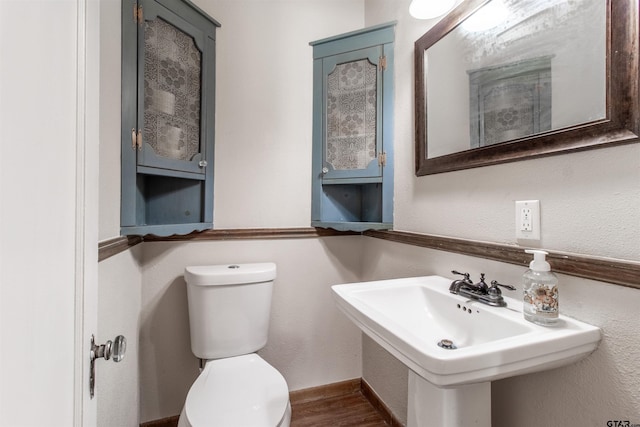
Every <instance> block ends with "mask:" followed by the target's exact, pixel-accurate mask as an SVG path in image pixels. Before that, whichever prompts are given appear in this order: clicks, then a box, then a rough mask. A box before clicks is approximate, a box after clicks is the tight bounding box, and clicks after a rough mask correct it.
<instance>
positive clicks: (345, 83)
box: [326, 59, 377, 170]
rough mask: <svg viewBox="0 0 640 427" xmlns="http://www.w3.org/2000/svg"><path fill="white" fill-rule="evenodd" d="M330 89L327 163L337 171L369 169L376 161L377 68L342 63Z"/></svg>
mask: <svg viewBox="0 0 640 427" xmlns="http://www.w3.org/2000/svg"><path fill="white" fill-rule="evenodd" d="M327 88H328V89H327V142H326V150H327V152H326V160H327V162H329V163H330V164H331V165H332V166H333V168H334V169H335V170H345V169H366V168H367V166H368V165H369V163H370V162H371V161H372V160H374V159H375V158H376V116H377V104H376V99H377V93H376V91H377V66H376V65H374V64H371V63H370V62H369V61H368V60H366V59H363V60H359V61H354V62H347V63H344V64H339V65H338V66H336V68H335V69H334V70H333V71H332V72H331V73H330V74H329V75H328V76H327Z"/></svg>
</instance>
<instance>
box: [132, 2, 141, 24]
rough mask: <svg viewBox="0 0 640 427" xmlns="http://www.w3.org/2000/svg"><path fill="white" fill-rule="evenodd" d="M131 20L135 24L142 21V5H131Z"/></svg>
mask: <svg viewBox="0 0 640 427" xmlns="http://www.w3.org/2000/svg"><path fill="white" fill-rule="evenodd" d="M133 22H135V23H137V24H142V23H143V22H144V21H143V19H142V6H138V5H137V4H134V5H133Z"/></svg>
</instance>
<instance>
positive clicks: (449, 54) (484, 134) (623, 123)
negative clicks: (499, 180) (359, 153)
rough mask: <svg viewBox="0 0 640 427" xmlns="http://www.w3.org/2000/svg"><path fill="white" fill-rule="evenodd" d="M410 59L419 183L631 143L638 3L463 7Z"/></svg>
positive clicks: (503, 1)
mask: <svg viewBox="0 0 640 427" xmlns="http://www.w3.org/2000/svg"><path fill="white" fill-rule="evenodd" d="M498 4H499V5H501V6H502V7H504V9H505V10H504V11H501V12H496V11H495V10H491V9H489V7H490V6H495V5H498ZM572 7H573V8H574V9H571V8H572ZM486 12H489V15H490V16H493V17H499V18H501V21H499V22H498V23H497V24H496V23H493V24H489V26H487V24H486V23H485V24H484V25H485V28H484V29H480V27H478V26H477V23H475V22H473V21H474V20H476V19H475V18H477V17H480V16H481V14H483V13H486ZM472 23H474V24H476V27H473V26H471V27H469V28H465V26H468V25H467V24H472ZM591 36H593V39H590V38H589V37H591ZM552 42H553V43H552ZM573 42H575V45H574V44H572V43H573ZM578 53H579V55H578ZM414 55H415V56H414V58H415V126H416V128H415V172H416V175H417V176H422V175H430V174H437V173H443V172H449V171H455V170H462V169H469V168H476V167H481V166H488V165H493V164H499V163H506V162H513V161H517V160H524V159H530V158H535V157H542V156H550V155H556V154H563V153H568V152H573V151H581V150H589V149H595V148H602V147H606V146H611V145H613V144H626V143H633V142H638V135H639V133H640V132H639V129H640V123H639V107H638V105H639V93H638V90H639V82H638V2H637V0H584V1H580V2H567V1H565V0H545V1H540V0H466V1H464V2H463V3H461V4H460V5H459V6H458V7H456V8H455V9H454V10H453V11H451V12H450V13H449V14H448V15H447V16H445V17H444V18H443V19H442V20H441V21H440V22H438V23H437V24H436V25H435V26H434V27H433V28H432V29H430V30H429V31H428V32H427V33H425V34H424V35H423V36H422V37H420V38H419V39H418V40H417V41H416V42H415V53H414Z"/></svg>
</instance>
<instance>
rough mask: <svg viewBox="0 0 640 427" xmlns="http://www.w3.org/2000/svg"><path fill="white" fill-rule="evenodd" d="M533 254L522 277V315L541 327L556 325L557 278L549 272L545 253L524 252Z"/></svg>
mask: <svg viewBox="0 0 640 427" xmlns="http://www.w3.org/2000/svg"><path fill="white" fill-rule="evenodd" d="M525 252H526V253H529V254H533V261H531V263H530V264H529V270H527V271H526V272H525V273H524V275H523V276H522V279H523V282H524V305H523V307H522V313H523V314H524V318H525V319H527V320H528V321H530V322H533V323H536V324H538V325H543V326H551V325H555V324H556V323H558V315H559V311H558V278H557V277H556V275H555V274H553V273H552V272H551V266H550V265H549V263H548V262H547V261H546V259H545V256H546V255H548V253H547V252H545V251H539V250H526V251H525Z"/></svg>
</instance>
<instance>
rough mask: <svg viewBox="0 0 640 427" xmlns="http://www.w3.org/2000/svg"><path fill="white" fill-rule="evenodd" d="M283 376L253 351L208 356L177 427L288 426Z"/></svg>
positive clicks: (288, 411)
mask: <svg viewBox="0 0 640 427" xmlns="http://www.w3.org/2000/svg"><path fill="white" fill-rule="evenodd" d="M290 421H291V406H290V405H289V390H288V388H287V383H286V382H285V380H284V378H283V377H282V375H281V374H280V372H278V371H277V370H276V369H275V368H273V367H272V366H271V365H269V364H268V363H267V362H265V361H264V360H263V359H262V358H261V357H260V356H258V355H257V354H247V355H244V356H236V357H230V358H227V359H220V360H210V361H208V362H207V364H206V365H205V367H204V369H203V370H202V373H201V374H200V376H199V377H198V378H197V379H196V381H195V382H194V383H193V385H192V386H191V389H190V390H189V394H188V395H187V400H186V402H185V405H184V408H183V409H182V414H181V415H180V421H179V424H178V427H195V426H212V427H213V426H216V427H288V426H289V424H290Z"/></svg>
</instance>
